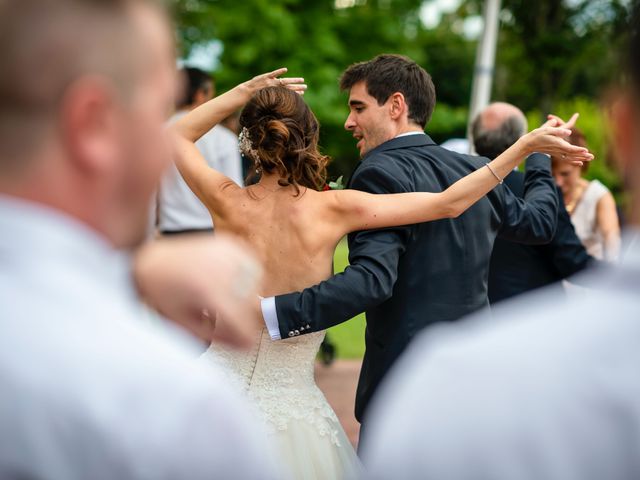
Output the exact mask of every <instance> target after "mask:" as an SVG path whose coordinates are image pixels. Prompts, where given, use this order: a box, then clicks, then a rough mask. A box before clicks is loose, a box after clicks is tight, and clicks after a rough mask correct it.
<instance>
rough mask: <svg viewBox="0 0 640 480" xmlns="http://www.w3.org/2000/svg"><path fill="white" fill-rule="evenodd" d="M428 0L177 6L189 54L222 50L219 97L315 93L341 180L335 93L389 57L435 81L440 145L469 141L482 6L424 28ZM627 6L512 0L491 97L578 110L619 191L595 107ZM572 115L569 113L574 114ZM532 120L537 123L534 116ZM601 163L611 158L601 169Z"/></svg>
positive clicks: (227, 1) (537, 107)
mask: <svg viewBox="0 0 640 480" xmlns="http://www.w3.org/2000/svg"><path fill="white" fill-rule="evenodd" d="M429 1H430V0H352V1H351V2H347V1H345V0H343V1H342V2H340V1H338V2H336V1H335V0H235V1H233V0H177V1H176V2H175V4H176V5H175V6H176V8H175V13H176V19H177V30H178V37H179V40H180V45H181V48H182V51H183V52H182V53H184V54H187V53H188V52H189V51H190V49H191V48H192V47H193V46H194V45H198V44H202V43H205V42H209V41H211V40H215V41H218V42H219V43H220V45H221V46H222V54H221V56H220V58H219V62H220V63H219V67H218V68H217V69H216V71H215V72H213V73H214V75H215V77H216V80H217V83H218V87H219V90H220V91H222V90H225V89H227V88H229V87H231V86H233V85H235V84H237V83H239V82H241V81H244V80H246V79H247V78H249V77H251V76H253V75H256V74H258V73H262V72H264V71H267V70H271V69H274V68H276V67H279V66H283V65H284V66H287V67H289V69H290V73H291V74H292V75H302V76H304V77H305V78H306V80H307V83H308V84H309V87H310V89H309V91H308V93H307V95H306V100H307V102H308V103H309V104H310V106H311V107H312V109H313V110H314V112H315V113H316V115H317V116H318V119H319V120H320V123H321V125H322V144H323V147H324V151H325V152H326V153H327V154H329V155H330V156H332V157H333V159H334V163H333V165H332V167H331V174H332V176H333V178H336V177H338V176H339V175H346V176H348V175H349V173H350V171H351V169H352V167H353V165H354V164H355V162H356V161H357V156H358V155H357V151H356V149H355V146H354V143H355V142H354V141H353V139H352V138H351V136H350V135H349V134H348V133H347V132H345V131H344V129H343V123H344V120H345V119H346V116H347V113H348V110H347V106H346V99H347V97H346V94H344V93H343V92H340V91H339V89H338V78H339V76H340V73H341V72H342V71H343V70H344V68H345V67H346V66H348V65H349V64H351V63H353V62H356V61H362V60H367V59H369V58H372V57H373V56H375V55H376V54H379V53H383V52H392V53H401V54H405V55H408V56H410V57H412V58H413V59H414V60H416V61H417V62H418V63H420V64H421V65H422V66H424V67H425V68H426V69H427V70H428V71H429V72H430V73H431V75H432V76H433V78H434V82H435V85H436V90H437V93H438V105H437V106H436V110H435V112H434V117H433V119H432V121H431V122H430V124H429V125H428V127H427V131H428V133H429V134H430V135H431V136H432V137H433V138H434V139H435V140H436V141H438V142H442V141H444V140H446V139H448V138H451V137H460V136H464V134H465V129H466V122H467V111H468V104H469V94H470V91H471V81H472V74H473V64H474V57H475V49H476V42H475V41H472V40H469V39H468V38H466V37H465V35H464V34H463V33H464V32H463V29H462V28H461V25H462V21H463V20H464V19H465V18H467V17H470V16H474V15H479V14H480V13H481V6H482V0H462V1H461V4H460V6H459V8H458V9H457V10H456V11H455V12H453V13H451V14H445V15H444V16H443V17H442V19H441V22H440V24H439V25H438V26H437V27H435V28H433V29H426V28H425V27H424V26H423V24H422V23H421V21H420V17H419V12H420V8H421V6H422V5H423V4H424V3H428V2H429ZM340 3H342V4H345V3H348V4H350V5H351V6H350V7H349V8H336V4H340ZM625 3H626V2H625V1H624V0H539V1H535V2H534V1H529V0H503V2H502V5H503V10H502V13H501V30H500V37H499V45H498V52H497V66H496V79H495V82H494V92H493V98H494V99H495V100H505V101H509V102H511V103H514V104H515V105H518V106H519V107H521V108H522V109H523V110H525V111H529V112H534V116H538V120H537V121H535V122H532V126H533V125H534V124H537V123H539V121H540V119H541V118H542V117H543V115H545V114H546V113H547V112H549V111H551V110H554V109H555V110H556V111H558V109H559V110H562V112H561V113H564V111H563V109H564V108H565V107H567V106H576V107H577V106H579V107H581V108H582V109H583V110H582V118H581V120H580V125H581V126H583V127H585V125H589V127H586V128H585V130H587V132H586V133H587V137H588V139H589V142H590V146H591V147H592V148H593V149H594V150H596V155H597V157H598V158H599V160H598V164H601V165H602V170H601V169H600V167H595V164H594V168H593V172H594V173H593V175H597V176H598V177H599V178H602V179H603V180H605V181H607V182H608V183H609V184H610V185H615V183H616V178H615V175H614V174H613V173H612V171H611V169H610V168H608V167H607V166H606V162H604V158H606V152H607V149H606V146H605V143H604V142H605V140H604V137H603V135H604V134H603V132H602V131H598V128H596V127H594V128H591V125H594V126H595V125H600V124H601V123H602V115H601V113H600V109H599V107H598V98H599V95H600V92H601V89H602V88H603V86H604V85H606V83H607V81H608V80H609V79H610V78H611V76H612V74H615V73H616V71H617V69H616V67H615V65H616V62H617V61H618V59H617V51H618V48H617V47H618V46H619V45H620V43H621V41H622V40H623V38H624V28H623V25H624V22H625V20H626V15H627V12H626V8H625ZM567 113H569V112H568V111H567ZM532 120H533V118H532ZM600 159H602V160H600Z"/></svg>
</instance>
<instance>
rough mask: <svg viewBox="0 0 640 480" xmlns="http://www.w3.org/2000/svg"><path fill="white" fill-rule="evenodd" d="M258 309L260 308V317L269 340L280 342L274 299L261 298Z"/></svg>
mask: <svg viewBox="0 0 640 480" xmlns="http://www.w3.org/2000/svg"><path fill="white" fill-rule="evenodd" d="M260 307H261V308H262V317H263V318H264V323H265V325H266V326H267V330H268V331H269V335H270V336H271V340H282V337H281V336H280V326H279V325H278V313H277V312H276V297H269V298H263V299H262V300H260Z"/></svg>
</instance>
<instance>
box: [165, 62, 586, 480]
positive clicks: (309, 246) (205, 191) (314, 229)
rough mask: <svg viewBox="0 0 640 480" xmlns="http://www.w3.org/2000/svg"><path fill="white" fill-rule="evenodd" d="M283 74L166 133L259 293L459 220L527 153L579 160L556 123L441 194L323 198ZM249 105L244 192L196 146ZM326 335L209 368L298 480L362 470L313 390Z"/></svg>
mask: <svg viewBox="0 0 640 480" xmlns="http://www.w3.org/2000/svg"><path fill="white" fill-rule="evenodd" d="M285 72H286V69H280V70H276V71H274V72H271V73H268V74H265V75H261V76H258V77H255V78H254V79H252V80H250V81H248V82H245V83H243V84H241V85H239V86H237V87H235V88H234V89H232V90H230V91H229V92H227V93H225V94H224V95H221V96H219V97H217V98H215V99H213V100H211V101H209V102H208V103H206V104H204V105H202V106H200V107H199V108H197V109H195V110H193V111H192V112H191V113H189V114H188V115H186V116H185V117H183V118H182V119H181V120H179V121H178V122H177V123H175V124H174V125H173V127H172V129H173V131H174V132H175V134H176V137H177V138H176V141H177V150H176V157H177V158H176V164H177V167H178V169H179V170H180V173H181V174H182V176H183V177H184V179H185V180H186V182H187V183H188V185H189V187H190V188H191V189H192V190H193V191H194V193H195V194H196V195H197V196H198V198H199V199H200V200H201V201H202V203H203V204H204V205H205V206H206V207H207V208H208V209H209V211H210V212H211V216H212V218H213V221H214V223H215V226H216V231H221V232H222V231H227V232H231V233H234V234H236V235H238V236H240V237H242V238H243V239H244V240H246V241H247V243H248V244H249V245H250V246H251V247H252V248H253V249H254V251H255V253H256V254H257V255H258V256H259V257H260V258H261V260H262V262H263V265H264V268H265V271H266V281H265V283H264V285H263V288H262V295H264V296H275V295H278V294H283V293H288V292H292V291H299V290H302V289H304V288H305V287H309V286H311V285H315V284H317V283H320V282H321V281H322V280H326V279H327V278H328V277H330V276H331V275H332V273H333V272H332V267H333V254H334V250H335V248H336V246H337V244H338V242H339V241H340V239H342V238H343V237H344V236H345V235H346V234H347V233H349V232H352V231H357V230H364V229H375V228H382V227H390V226H396V225H406V224H412V223H418V222H427V221H431V220H437V219H442V218H451V217H456V216H458V215H460V214H461V213H462V212H464V211H465V210H466V209H467V208H468V207H470V206H471V205H472V204H473V203H474V202H476V201H477V200H479V199H480V198H481V197H482V196H484V195H485V194H486V193H487V192H489V191H490V190H491V189H492V188H494V187H495V186H496V184H497V183H498V178H497V177H499V178H504V177H505V176H506V175H507V174H508V173H509V172H511V170H513V168H514V167H515V166H517V165H518V163H520V161H521V160H522V159H524V158H525V157H526V156H527V155H528V154H530V153H533V152H534V151H536V152H546V153H550V154H551V153H553V154H554V155H559V156H562V155H566V157H567V158H568V160H569V161H574V162H575V163H579V161H580V160H587V159H588V158H589V155H588V153H587V152H586V149H582V148H579V147H575V146H572V145H570V144H569V143H567V142H565V141H564V140H562V138H561V137H566V136H568V135H569V134H570V131H569V130H567V129H565V128H553V127H552V126H551V123H549V124H545V125H544V126H543V127H541V128H539V129H537V130H534V131H533V132H531V133H529V134H527V135H525V136H524V137H522V138H521V139H520V140H519V141H518V142H517V143H516V144H515V145H514V146H513V147H511V148H509V149H508V150H507V151H506V152H504V153H503V154H502V155H500V156H499V157H498V158H496V159H495V160H494V161H492V162H491V163H489V166H488V167H486V168H485V167H483V168H480V169H479V170H477V171H476V172H474V173H472V174H470V175H468V176H467V177H465V178H463V179H461V180H459V181H458V182H456V183H455V184H453V185H452V186H451V187H449V188H448V189H447V190H445V191H444V192H441V193H426V192H425V193H401V194H392V195H372V194H368V193H364V192H360V191H355V190H339V191H326V192H323V191H322V190H323V187H324V185H325V183H326V166H327V162H328V158H327V157H326V156H324V155H322V154H321V153H320V152H319V150H318V135H319V125H318V122H317V120H316V118H315V116H314V115H313V113H312V112H311V110H310V109H309V107H308V106H307V105H306V103H305V102H304V101H303V99H302V96H301V95H298V93H303V92H304V90H305V88H306V86H305V85H304V84H303V81H304V80H303V79H300V78H291V79H287V78H282V79H280V78H278V77H279V76H280V75H282V74H283V73H285ZM242 106H244V109H243V111H242V114H241V117H240V124H241V126H242V127H243V131H242V134H241V148H242V150H243V153H244V154H245V155H246V156H247V157H248V158H249V159H250V160H251V161H253V162H254V163H255V167H256V170H258V171H259V172H260V173H261V178H260V181H259V182H258V183H257V184H256V185H251V186H249V187H247V188H241V187H240V186H238V185H237V184H235V183H234V182H233V181H232V180H230V179H229V178H227V177H225V176H224V175H223V174H221V173H220V172H217V171H215V170H212V169H211V168H209V167H208V166H207V163H206V162H205V161H204V160H203V158H202V157H201V155H200V153H199V151H198V150H197V149H196V147H195V146H194V142H195V141H196V140H198V139H199V138H200V137H201V136H202V135H203V134H204V133H206V132H207V131H209V130H210V129H211V128H213V126H214V125H216V124H217V123H218V122H220V121H221V120H222V119H224V118H225V117H227V116H228V115H230V114H231V113H233V112H234V111H236V110H237V109H238V108H240V107H242ZM323 336H324V333H323V332H317V333H312V334H309V335H301V336H295V337H294V338H289V339H286V340H282V341H277V342H273V341H271V339H270V337H269V335H268V333H267V332H266V330H264V329H263V331H262V332H260V333H258V334H257V335H256V340H255V345H254V347H253V349H252V350H251V351H250V352H236V351H232V350H227V349H224V348H223V347H221V346H218V345H216V344H214V345H212V346H211V347H210V349H209V350H208V352H207V353H206V354H205V355H204V357H203V358H204V361H212V362H216V363H218V364H222V365H223V367H224V368H225V370H226V371H228V372H230V374H231V375H232V376H233V377H234V378H235V379H236V380H238V381H239V382H241V384H242V386H243V387H244V389H245V390H246V391H247V393H248V395H249V396H250V397H251V398H252V399H253V400H254V402H255V404H256V405H257V407H258V410H259V412H260V413H261V414H262V416H263V418H264V421H265V423H266V425H267V427H268V428H269V430H270V431H271V432H272V434H273V437H272V438H273V440H274V442H275V444H276V447H277V448H278V450H277V451H278V452H279V454H280V457H279V460H280V459H281V460H282V461H283V462H285V463H287V464H288V466H289V467H290V469H291V470H292V471H293V475H294V478H296V479H315V478H353V477H355V476H357V474H358V469H359V463H358V460H357V457H356V455H355V452H354V450H353V448H352V447H351V445H350V444H349V441H348V440H347V438H346V435H345V433H344V431H343V430H342V428H341V426H340V423H339V422H338V419H337V418H336V415H335V413H334V412H333V410H332V409H331V407H330V406H329V404H328V403H327V401H326V400H325V398H324V396H323V395H322V393H321V392H320V390H319V389H318V387H317V386H316V385H315V382H314V359H315V356H316V353H317V351H318V347H319V345H320V343H321V342H322V339H323Z"/></svg>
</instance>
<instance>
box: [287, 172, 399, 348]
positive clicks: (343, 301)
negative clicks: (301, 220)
mask: <svg viewBox="0 0 640 480" xmlns="http://www.w3.org/2000/svg"><path fill="white" fill-rule="evenodd" d="M407 182H408V180H407ZM407 182H405V185H403V184H402V182H400V181H398V180H397V178H395V177H394V176H392V175H391V174H389V173H388V172H387V171H386V170H385V169H384V168H382V167H380V166H366V167H361V168H360V169H359V170H358V171H357V172H356V174H355V175H354V177H353V179H352V180H351V185H350V187H351V188H354V189H356V190H362V191H365V192H369V193H401V192H406V191H410V189H409V188H407ZM410 228H411V227H400V228H388V229H382V230H372V231H366V232H356V233H352V234H350V235H349V263H350V264H351V265H350V266H349V267H347V268H346V269H345V271H344V272H343V273H339V274H337V275H335V276H333V277H331V278H330V279H329V280H326V281H324V282H322V283H320V284H318V285H316V286H313V287H310V288H307V289H305V290H303V291H302V292H297V293H290V294H286V295H281V296H278V297H276V312H277V317H278V326H279V329H280V335H281V338H288V337H291V336H295V335H298V334H303V333H304V334H306V333H311V332H315V331H319V330H324V329H326V328H329V327H332V326H334V325H337V324H339V323H342V322H345V321H346V320H349V319H350V318H352V317H353V316H355V315H357V314H359V313H361V312H363V311H365V310H367V309H368V308H371V307H374V306H376V305H379V304H380V303H382V302H384V301H385V300H387V299H388V298H390V297H391V295H392V292H393V287H394V285H395V282H396V279H397V277H398V261H399V258H400V256H401V255H402V254H403V252H404V251H405V248H406V247H405V246H406V243H407V241H408V238H409V231H410ZM298 332H299V333H298Z"/></svg>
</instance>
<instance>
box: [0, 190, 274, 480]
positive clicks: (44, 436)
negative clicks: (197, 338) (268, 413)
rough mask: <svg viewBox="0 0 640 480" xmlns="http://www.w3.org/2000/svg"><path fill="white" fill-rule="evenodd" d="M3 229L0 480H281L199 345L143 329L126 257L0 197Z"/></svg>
mask: <svg viewBox="0 0 640 480" xmlns="http://www.w3.org/2000/svg"><path fill="white" fill-rule="evenodd" d="M0 231H1V232H2V235H0V392H2V393H1V394H0V478H38V479H60V480H63V479H64V480H73V479H88V478H90V479H116V478H117V479H154V480H156V479H176V478H189V479H205V478H206V479H211V478H243V479H244V478H255V479H258V478H281V477H280V476H278V475H276V474H275V473H273V470H272V469H271V468H272V467H270V465H271V464H270V463H269V462H270V460H269V459H268V458H267V456H268V450H267V449H266V445H265V441H264V440H263V439H262V437H261V436H260V434H259V432H256V431H255V425H256V424H257V422H256V421H255V420H252V418H251V415H250V410H249V409H247V408H245V406H244V403H243V402H242V401H241V400H240V399H239V398H238V397H237V396H236V395H235V394H233V393H232V392H230V391H229V386H228V385H227V384H225V383H224V382H223V381H222V380H221V379H220V378H219V377H218V376H217V372H216V371H213V370H208V369H207V370H203V369H201V367H199V366H197V365H196V364H195V363H194V358H196V356H197V354H198V352H197V349H196V348H195V345H192V344H191V343H190V342H189V341H188V340H187V339H186V338H182V337H181V336H180V335H178V334H177V333H176V332H171V333H173V334H174V335H172V336H170V335H169V333H170V332H169V331H167V332H165V331H162V330H159V329H155V328H152V327H151V326H149V325H146V324H145V323H144V322H141V321H140V313H141V305H140V304H139V302H138V300H137V298H136V295H135V290H134V288H133V285H132V283H131V279H130V273H129V268H130V265H129V261H128V260H129V259H128V258H127V257H126V256H124V255H122V254H120V253H117V252H115V251H114V250H112V249H111V248H110V247H109V246H108V245H107V244H106V243H105V242H104V241H103V240H102V239H101V238H99V237H98V236H97V235H96V234H94V233H93V232H92V231H90V230H88V229H87V228H85V227H84V226H81V225H80V224H79V223H76V222H75V221H74V220H72V219H70V218H68V217H66V216H63V215H61V214H58V213H55V212H54V211H53V210H48V209H45V208H42V207H36V206H34V205H30V204H27V203H23V202H20V201H14V200H9V199H8V198H6V197H2V196H0ZM176 336H177V337H180V338H179V339H176V338H175V337H176Z"/></svg>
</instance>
